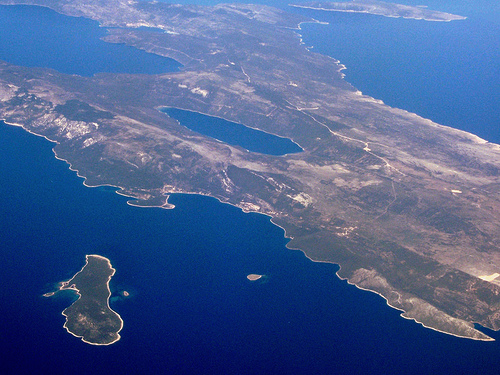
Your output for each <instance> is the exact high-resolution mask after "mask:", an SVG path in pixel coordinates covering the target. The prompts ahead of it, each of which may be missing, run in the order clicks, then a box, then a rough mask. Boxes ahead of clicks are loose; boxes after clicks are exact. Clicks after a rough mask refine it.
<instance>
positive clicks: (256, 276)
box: [247, 273, 262, 281]
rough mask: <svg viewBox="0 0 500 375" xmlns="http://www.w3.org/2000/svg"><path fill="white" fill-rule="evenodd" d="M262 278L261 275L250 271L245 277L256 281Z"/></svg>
mask: <svg viewBox="0 0 500 375" xmlns="http://www.w3.org/2000/svg"><path fill="white" fill-rule="evenodd" d="M260 278H262V275H257V274H255V273H251V274H250V275H248V276H247V279H248V280H250V281H256V280H259V279H260Z"/></svg>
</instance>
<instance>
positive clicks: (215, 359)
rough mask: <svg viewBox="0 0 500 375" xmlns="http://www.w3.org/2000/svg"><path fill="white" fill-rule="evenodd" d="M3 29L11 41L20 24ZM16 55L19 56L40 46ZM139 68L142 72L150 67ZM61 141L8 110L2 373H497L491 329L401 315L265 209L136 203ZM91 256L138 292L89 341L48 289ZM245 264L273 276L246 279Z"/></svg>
mask: <svg viewBox="0 0 500 375" xmlns="http://www.w3.org/2000/svg"><path fill="white" fill-rule="evenodd" d="M0 10H1V8H0ZM23 12H26V13H25V16H26V17H28V19H29V17H32V22H27V23H26V27H30V25H32V29H31V30H32V33H33V34H34V33H36V32H39V31H40V27H41V26H40V24H37V23H36V22H35V20H36V19H37V18H38V17H40V14H39V13H38V12H39V10H36V9H33V8H23ZM43 12H45V11H43ZM3 15H4V17H7V19H8V18H9V17H8V16H6V15H5V13H3ZM57 17H59V16H57ZM62 18H64V20H63V21H64V22H65V23H64V24H65V27H70V28H71V27H74V28H76V29H78V27H81V25H80V24H79V22H81V21H82V20H80V19H73V18H67V17H66V18H65V17H62ZM61 22H62V21H61ZM72 22H74V23H72ZM94 25H95V24H94ZM447 25H452V24H447ZM7 26H8V23H4V24H2V31H1V34H0V35H2V38H3V35H4V34H3V33H4V32H9V33H14V32H15V31H14V30H8V28H7ZM89 28H90V30H89V31H88V32H89V33H90V35H93V33H94V32H96V31H95V30H92V27H90V26H89ZM82 30H84V29H82ZM27 35H29V33H27ZM55 35H58V34H57V33H56V34H55ZM84 36H85V33H83V31H82V32H81V37H82V38H83V37H84ZM89 38H91V37H90V36H89ZM83 42H84V41H82V43H83ZM85 43H86V41H85ZM75 46H76V45H74V46H73V47H75ZM112 47H113V46H112ZM103 48H105V47H103ZM110 48H111V47H110ZM113 48H114V47H113ZM17 53H18V54H19V55H18V58H19V59H20V61H22V60H23V59H24V58H26V59H28V58H34V56H33V52H32V51H29V52H26V56H23V50H19V51H18V52H17ZM122 53H125V52H123V51H122V52H121V51H120V50H113V53H111V54H110V55H109V58H108V59H107V60H106V61H107V62H108V63H109V64H110V65H109V66H104V67H103V68H99V69H97V68H93V69H91V70H90V71H91V72H92V73H85V74H93V73H97V72H99V71H113V69H114V68H113V64H114V63H115V62H113V59H118V60H120V59H122V58H123V55H122ZM63 57H64V55H61V59H62V61H63V62H62V64H67V65H68V67H69V65H71V62H70V61H68V60H65V59H64V58H63ZM1 58H5V57H1ZM33 61H35V63H33V65H39V64H40V65H41V66H43V65H44V64H47V66H50V67H52V68H56V67H55V66H53V65H51V64H49V63H47V62H44V63H42V62H40V63H37V62H36V59H34V60H33ZM115 66H116V65H115ZM141 69H144V72H148V71H147V69H148V66H146V64H141ZM87 72H88V71H87ZM74 73H80V74H83V73H81V72H79V71H75V72H74ZM374 96H376V97H377V95H374ZM52 146H53V145H52V144H50V143H49V142H47V141H46V140H44V139H43V138H39V137H35V136H33V135H30V134H28V133H26V132H24V131H23V130H22V129H20V128H15V127H11V126H7V125H4V124H3V123H0V176H1V177H2V178H0V197H2V203H1V204H0V227H1V228H2V230H1V231H0V277H1V281H2V283H1V288H0V301H1V303H0V316H1V317H2V319H0V333H1V338H2V340H1V341H0V352H1V353H2V365H3V371H4V372H5V373H7V374H10V373H13V374H17V373H26V372H28V373H50V374H58V373H61V374H68V373H71V374H88V373H91V372H94V373H114V374H115V373H116V374H133V373H162V374H164V373H172V374H187V373H191V374H221V373H222V374H246V373H254V374H330V373H334V374H337V373H338V374H356V373H359V374H367V373H370V374H372V373H376V374H378V373H381V374H382V373H401V374H411V373H413V374H421V373H431V372H432V373H456V374H462V373H463V374H465V373H480V374H496V373H497V372H498V367H499V365H500V355H499V353H500V352H499V349H500V348H499V344H498V343H497V342H494V343H482V342H473V341H469V340H464V339H458V338H454V337H450V336H447V335H444V334H440V333H436V332H433V331H431V330H428V329H425V328H423V327H421V326H420V325H418V324H415V323H413V322H411V321H407V320H405V319H402V318H400V317H399V315H398V312H397V311H395V310H393V309H390V308H388V307H387V306H386V305H385V302H384V300H383V299H381V298H380V297H378V296H377V295H374V294H372V293H368V292H363V291H359V290H358V289H356V288H354V287H352V286H349V285H347V283H345V282H343V281H340V280H339V279H338V278H337V277H336V276H335V271H336V270H337V267H336V266H335V265H328V264H317V263H312V262H310V261H308V260H307V259H306V258H305V257H304V256H303V254H302V253H300V252H297V251H290V250H287V249H286V248H285V244H286V240H285V239H284V238H283V231H282V230H281V229H279V228H277V227H276V226H274V225H272V224H271V223H270V222H269V220H268V218H267V217H264V216H261V215H256V214H244V213H242V212H241V211H240V210H238V209H236V208H234V207H232V206H229V205H224V204H220V203H218V202H217V201H216V200H214V199H211V198H206V197H200V196H194V195H175V196H173V197H172V199H171V202H172V203H174V204H175V205H176V208H175V209H174V210H161V209H152V208H151V209H144V208H137V207H132V206H128V205H126V204H125V202H126V199H125V198H124V197H121V196H118V195H116V194H115V193H114V192H113V189H110V188H92V189H90V188H86V187H84V186H83V185H82V179H80V178H78V177H77V176H76V175H75V173H74V172H71V171H69V170H68V166H67V164H65V163H64V162H62V161H58V160H55V159H54V157H53V153H52V151H51V147H52ZM89 253H97V254H100V255H103V256H106V257H108V258H109V259H110V260H111V262H112V264H113V266H114V267H115V268H116V270H117V272H116V275H115V276H114V277H113V279H112V281H111V288H112V290H113V291H114V292H115V294H117V293H118V292H120V291H122V290H128V291H130V292H131V293H132V296H131V297H130V298H128V299H125V300H116V301H114V302H113V303H112V308H113V309H115V310H116V311H117V312H118V313H120V315H121V316H122V318H123V320H124V322H125V326H124V329H123V331H122V332H121V335H122V339H121V340H120V341H119V342H117V343H116V344H114V345H111V346H109V347H95V346H90V345H87V344H84V343H82V342H81V341H80V340H79V339H76V338H75V337H73V336H71V335H69V334H68V333H67V332H66V331H65V330H64V329H63V328H62V325H63V323H64V317H63V316H62V315H61V311H62V310H63V309H64V308H65V307H67V306H68V305H69V304H70V303H71V301H72V298H73V297H72V296H71V295H70V294H66V295H58V296H56V297H53V298H45V297H42V294H43V293H45V292H47V291H50V290H52V288H53V287H54V284H55V283H56V282H58V281H62V280H67V279H69V278H70V277H71V276H73V275H74V274H75V273H76V272H77V271H79V270H80V269H81V267H82V266H83V264H84V262H85V254H89ZM249 273H258V274H265V275H267V278H266V279H265V280H263V281H262V282H261V281H257V282H253V283H252V282H249V281H248V280H247V279H246V275H248V274H249ZM494 335H495V337H497V338H500V334H498V333H494ZM5 367H7V370H5Z"/></svg>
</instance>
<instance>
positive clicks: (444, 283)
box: [0, 0, 500, 340]
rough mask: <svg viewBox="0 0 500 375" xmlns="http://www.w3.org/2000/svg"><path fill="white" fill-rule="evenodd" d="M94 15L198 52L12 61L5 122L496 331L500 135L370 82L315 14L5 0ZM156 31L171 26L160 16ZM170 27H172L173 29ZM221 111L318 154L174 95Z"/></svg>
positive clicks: (459, 332)
mask: <svg viewBox="0 0 500 375" xmlns="http://www.w3.org/2000/svg"><path fill="white" fill-rule="evenodd" d="M0 4H32V5H33V4H34V5H43V6H48V7H50V8H52V9H54V10H55V11H57V12H60V13H63V14H66V15H72V16H83V17H88V18H91V19H94V20H97V21H99V22H100V24H101V25H102V26H103V27H110V29H109V34H108V35H107V36H106V41H108V42H110V43H125V44H127V45H129V46H133V47H136V48H139V49H143V50H145V51H148V52H151V53H155V54H158V55H161V56H165V57H170V58H173V59H175V60H177V61H179V62H180V63H181V64H183V67H182V69H181V70H180V71H179V72H175V73H169V74H161V75H129V74H98V75H96V76H94V77H80V76H76V75H72V76H69V75H65V74H62V73H59V72H56V71H53V70H49V69H39V68H27V67H20V66H13V65H11V64H8V63H0V119H3V120H5V121H6V122H7V123H9V124H15V125H20V126H22V127H23V128H25V129H26V130H28V131H30V132H32V133H35V134H39V135H42V136H45V137H46V138H48V139H50V140H53V141H55V142H57V145H56V146H55V152H56V154H57V157H58V158H61V159H65V160H67V161H68V162H69V163H70V164H71V168H72V169H74V170H77V171H78V173H79V175H81V176H84V177H85V178H86V182H85V183H86V184H87V185H88V186H98V185H113V186H118V187H120V188H121V190H120V194H124V195H127V196H129V197H132V198H133V200H131V204H134V205H141V206H160V207H165V208H171V207H172V206H171V205H170V204H169V203H168V197H169V195H170V194H172V193H179V192H183V193H196V194H203V195H208V196H212V197H215V198H217V199H219V200H220V201H222V202H226V203H230V204H232V205H235V206H237V207H240V208H241V209H243V210H244V211H252V212H258V213H262V214H266V215H269V216H270V217H272V221H273V222H274V223H275V224H276V225H279V226H281V227H283V228H284V229H285V231H286V236H287V237H289V238H290V239H291V241H290V242H289V243H288V246H289V247H290V248H294V249H300V250H302V251H303V252H304V253H305V254H306V255H307V256H308V257H309V258H310V259H312V260H314V261H322V262H331V263H338V264H339V265H340V267H341V269H340V271H339V272H338V275H339V276H340V277H342V278H346V279H348V281H349V282H350V283H352V284H354V285H356V286H358V287H359V288H363V289H367V290H371V291H374V292H376V293H379V294H380V295H382V296H383V297H384V298H386V299H387V301H388V304H389V305H390V306H392V307H394V308H396V309H399V310H401V311H402V312H403V313H402V314H403V316H404V317H406V318H409V319H414V320H415V321H418V322H420V323H422V324H423V325H425V326H427V327H430V328H432V329H435V330H438V331H441V332H446V333H449V334H452V335H456V336H460V337H467V338H472V339H478V340H490V338H489V337H488V336H487V335H486V334H484V333H483V332H481V331H479V330H477V329H475V327H474V323H479V324H481V325H483V326H485V327H488V328H491V329H495V330H497V329H499V328H500V281H499V280H498V277H497V275H498V274H499V273H500V246H499V245H498V244H499V243H500V146H498V145H495V144H491V143H488V142H486V141H484V140H483V139H480V138H478V137H477V136H475V135H472V134H469V133H466V132H464V131H459V130H456V129H452V128H449V127H445V126H441V125H438V124H436V123H433V122H432V121H430V120H427V119H424V118H421V117H419V116H417V115H415V114H413V113H408V112H406V111H403V110H400V109H396V108H391V107H389V106H387V105H385V104H384V103H382V102H381V101H379V100H376V99H373V98H371V97H368V96H365V95H362V93H360V92H359V91H358V90H356V89H355V88H353V87H352V86H351V85H349V84H348V83H347V82H345V81H344V80H343V76H342V73H341V70H342V68H343V67H342V66H341V65H339V64H338V62H337V61H336V60H334V59H332V58H329V57H326V56H323V55H320V54H317V53H313V52H311V51H310V50H308V49H307V48H306V47H305V46H303V45H302V44H301V43H300V37H299V35H297V33H296V30H297V29H298V28H299V27H300V24H301V23H303V22H315V21H314V20H312V19H310V18H307V17H303V16H299V15H294V14H288V13H286V12H284V11H281V10H278V9H274V8H270V7H266V6H262V5H242V4H233V5H231V4H221V5H217V6H213V7H205V6H190V5H172V4H166V3H160V2H148V3H147V2H135V1H125V0H90V1H89V0H87V1H82V0H71V1H69V0H48V1H47V0H43V1H42V0H18V1H16V0H0ZM148 28H154V30H153V31H150V30H149V29H148ZM158 29H161V30H163V31H164V32H158ZM164 107H169V108H177V109H182V110H187V111H193V112H199V113H202V114H206V115H210V116H216V117H220V118H223V119H225V120H228V121H232V122H237V123H240V124H243V125H245V126H248V127H251V128H254V129H258V130H261V131H264V132H267V133H270V134H274V135H277V136H280V137H284V138H289V139H291V140H293V141H294V142H295V143H297V144H298V145H300V147H301V148H302V149H303V151H302V152H298V153H293V154H286V155H282V156H276V155H267V154H264V153H257V152H249V151H247V150H245V149H244V148H242V147H239V146H237V145H230V144H227V143H224V142H220V141H217V140H215V139H213V138H210V137H208V136H204V135H202V134H200V133H196V132H194V131H192V130H189V129H188V128H186V127H184V126H182V125H181V124H179V122H177V121H176V120H175V119H173V118H170V117H168V116H167V115H166V114H165V113H163V112H161V111H160V110H159V109H160V108H164Z"/></svg>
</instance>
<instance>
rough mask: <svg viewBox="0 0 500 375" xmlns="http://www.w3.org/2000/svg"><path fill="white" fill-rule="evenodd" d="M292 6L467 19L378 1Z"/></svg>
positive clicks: (355, 0) (349, 11)
mask: <svg viewBox="0 0 500 375" xmlns="http://www.w3.org/2000/svg"><path fill="white" fill-rule="evenodd" d="M290 6H293V7H296V8H307V9H315V10H325V11H330V12H347V13H368V14H375V15H378V16H384V17H394V18H399V17H403V18H411V19H416V20H426V21H445V22H449V21H456V20H464V19H466V17H462V16H458V15H455V14H450V13H445V12H440V11H437V10H430V9H427V8H426V7H421V6H411V5H403V4H395V3H386V2H384V1H377V0H352V1H342V2H320V1H312V2H308V3H301V4H290Z"/></svg>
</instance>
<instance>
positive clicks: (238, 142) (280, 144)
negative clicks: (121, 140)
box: [161, 107, 303, 156]
mask: <svg viewBox="0 0 500 375" xmlns="http://www.w3.org/2000/svg"><path fill="white" fill-rule="evenodd" d="M161 111H162V112H164V113H166V114H167V115H169V116H170V117H172V118H174V119H176V120H177V121H179V123H180V124H181V125H183V126H185V127H186V128H188V129H190V130H193V131H195V132H198V133H200V134H203V135H206V136H209V137H211V138H215V139H217V140H219V141H222V142H225V143H228V144H230V145H233V146H240V147H243V148H244V149H246V150H248V151H251V152H259V153H261V154H266V155H274V156H282V155H286V154H293V153H297V152H301V151H303V150H302V148H301V147H300V146H299V145H298V144H296V143H294V142H293V141H291V140H290V139H288V138H282V137H278V136H276V135H273V134H269V133H266V132H263V131H261V130H257V129H252V128H249V127H247V126H245V125H242V124H238V123H235V122H231V121H227V120H224V119H221V118H219V117H214V116H208V115H205V114H202V113H198V112H192V111H186V110H183V109H177V108H170V107H166V108H162V109H161Z"/></svg>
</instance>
